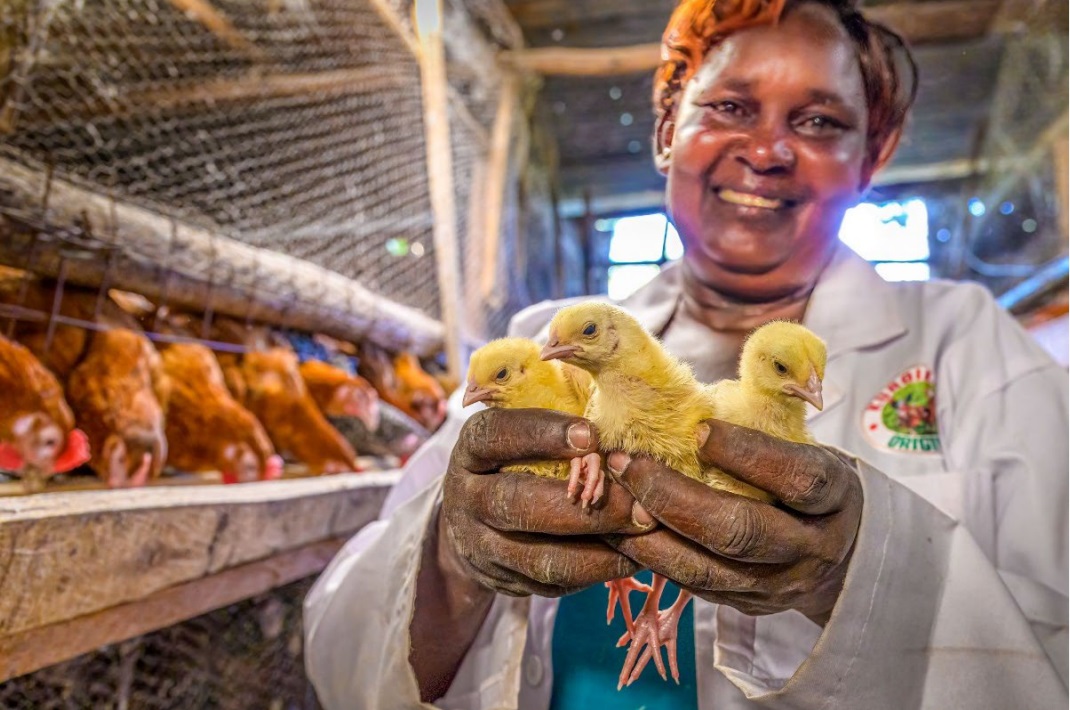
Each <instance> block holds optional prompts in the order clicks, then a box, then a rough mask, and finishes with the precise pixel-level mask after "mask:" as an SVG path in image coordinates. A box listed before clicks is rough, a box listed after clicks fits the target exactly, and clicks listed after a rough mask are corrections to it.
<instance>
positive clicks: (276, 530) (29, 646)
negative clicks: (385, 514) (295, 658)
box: [0, 471, 401, 681]
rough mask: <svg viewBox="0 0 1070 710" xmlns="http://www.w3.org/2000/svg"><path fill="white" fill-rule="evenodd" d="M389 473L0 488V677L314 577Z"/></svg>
mask: <svg viewBox="0 0 1070 710" xmlns="http://www.w3.org/2000/svg"><path fill="white" fill-rule="evenodd" d="M400 475H401V473H400V471H388V472H378V473H354V474H339V475H334V476H324V477H316V478H299V479H293V480H282V481H271V482H260V483H255V484H245V485H232V486H221V485H183V486H154V487H147V488H138V489H126V490H114V491H92V490H90V491H84V490H83V491H75V492H66V491H64V492H56V493H41V494H38V495H32V496H16V497H9V498H0V681H2V680H5V679H7V678H11V677H14V676H16V675H21V674H23V673H28V672H30V671H33V670H36V669H38V668H41V667H44V666H47V665H50V664H52V663H56V662H59V661H62V660H65V659H67V658H71V657H73V656H75V655H78V654H80V653H84V652H85V651H87V650H91V649H92V648H96V647H98V646H100V645H103V644H106V643H113V642H117V641H121V640H124V639H126V638H130V637H133V636H136V635H140V634H143V633H147V632H149V631H152V630H155V629H159V628H163V627H166V626H169V625H171V624H174V623H176V622H178V621H181V620H183V619H188V618H192V617H194V616H199V615H200V614H203V613H206V612H208V611H211V610H213V609H216V608H219V607H220V606H225V605H226V604H230V603H233V602H236V601H239V600H240V599H244V598H247V597H249V596H252V595H255V594H258V593H261V592H264V591H267V590H268V589H271V588H273V587H275V586H279V585H281V584H286V583H288V582H291V581H294V580H296V579H300V578H301V577H305V576H308V575H310V574H315V573H316V572H318V571H320V570H321V569H322V568H323V567H324V566H326V564H327V562H328V561H329V560H330V557H331V555H332V554H333V553H334V551H336V550H337V549H338V547H340V545H341V544H342V543H343V542H344V540H345V539H346V538H348V537H349V536H350V535H352V534H353V533H354V532H356V531H357V530H358V529H360V528H361V527H363V526H364V525H366V524H367V523H368V522H370V521H372V520H374V519H375V518H376V516H377V515H378V512H379V509H380V508H381V507H382V503H383V501H384V500H385V498H386V495H387V492H388V491H389V490H390V487H391V486H392V485H393V484H394V483H395V482H396V481H397V479H398V477H399V476H400Z"/></svg>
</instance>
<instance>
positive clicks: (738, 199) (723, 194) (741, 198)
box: [717, 187, 789, 210]
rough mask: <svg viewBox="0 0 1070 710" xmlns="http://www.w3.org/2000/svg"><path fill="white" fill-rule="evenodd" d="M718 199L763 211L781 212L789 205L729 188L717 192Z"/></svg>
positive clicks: (774, 199) (784, 201) (776, 199)
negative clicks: (780, 210)
mask: <svg viewBox="0 0 1070 710" xmlns="http://www.w3.org/2000/svg"><path fill="white" fill-rule="evenodd" d="M717 197H719V198H721V200H723V201H725V202H727V203H729V204H732V205H739V206H741V207H757V208H759V209H763V210H779V209H781V208H783V207H786V206H788V204H789V203H788V201H787V200H781V199H778V198H775V197H762V196H761V195H754V194H751V193H749V192H736V191H735V190H730V189H729V188H727V187H722V188H721V189H719V190H717Z"/></svg>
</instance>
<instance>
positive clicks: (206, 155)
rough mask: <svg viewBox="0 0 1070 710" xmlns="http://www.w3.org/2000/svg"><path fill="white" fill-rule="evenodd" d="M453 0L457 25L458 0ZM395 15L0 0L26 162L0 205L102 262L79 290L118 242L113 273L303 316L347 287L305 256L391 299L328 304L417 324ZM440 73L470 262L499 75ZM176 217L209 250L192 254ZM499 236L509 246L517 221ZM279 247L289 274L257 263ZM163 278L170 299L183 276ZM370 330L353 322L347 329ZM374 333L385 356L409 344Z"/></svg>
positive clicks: (228, 2)
mask: <svg viewBox="0 0 1070 710" xmlns="http://www.w3.org/2000/svg"><path fill="white" fill-rule="evenodd" d="M451 7H452V9H453V16H454V17H461V18H464V17H465V14H464V5H463V4H457V5H456V6H451ZM410 13H411V3H409V2H406V1H405V0H391V1H390V2H387V1H386V0H266V1H265V2H263V3H247V2H240V1H237V0H224V1H220V2H211V3H210V2H206V1H205V0H121V1H118V2H111V1H107V2H106V1H104V0H89V1H88V2H87V1H85V0H59V1H57V2H36V1H35V0H26V1H25V2H13V3H11V2H9V3H4V4H3V5H2V6H0V160H3V161H4V162H5V165H4V167H6V168H11V167H21V168H24V169H26V171H28V172H26V176H27V177H26V179H25V180H23V184H21V186H20V188H15V187H13V186H12V185H11V184H10V183H8V184H5V185H3V186H0V215H3V216H5V217H6V218H7V219H8V220H9V221H10V222H12V223H14V224H16V225H23V226H27V227H28V228H29V230H30V231H32V232H36V234H35V235H34V236H35V238H36V239H41V238H42V235H48V238H50V239H57V238H58V239H59V240H60V241H61V242H62V243H63V244H64V245H68V244H73V246H74V247H75V248H76V249H77V250H79V253H80V254H82V255H83V256H84V255H85V252H86V251H87V250H88V251H89V256H88V258H89V259H90V260H91V261H95V262H97V263H98V267H97V268H95V269H88V268H85V267H84V268H82V269H81V271H77V270H75V271H72V274H71V275H73V276H74V277H75V278H77V279H78V280H80V281H81V282H83V283H84V284H85V285H94V286H95V285H98V284H99V282H101V281H103V280H104V277H103V269H102V268H101V267H99V263H103V262H105V261H107V259H108V258H110V256H109V255H110V251H109V248H112V249H115V248H117V249H118V251H119V252H120V256H119V257H117V258H116V259H115V261H116V262H117V263H118V265H117V266H115V267H113V271H119V272H122V273H124V274H125V273H126V272H127V271H128V270H129V269H130V268H133V267H136V266H137V265H141V266H144V265H145V264H151V265H152V267H153V269H154V271H153V273H152V274H151V275H150V276H149V277H148V278H143V279H141V280H140V281H141V282H147V283H146V284H145V286H146V287H147V289H148V290H153V287H154V286H156V287H158V286H159V284H160V283H161V281H162V280H163V279H162V278H161V274H165V273H167V272H169V271H170V272H179V273H181V274H182V275H184V276H187V277H192V279H193V281H196V282H208V283H211V284H221V283H229V284H231V286H232V287H235V288H237V287H236V286H235V284H236V283H238V284H240V286H241V288H240V289H239V290H241V291H242V292H243V293H244V296H245V297H244V301H245V302H249V301H250V300H251V301H259V300H271V301H273V306H272V309H269V310H274V311H276V312H277V311H280V310H282V311H285V310H287V309H290V310H294V311H299V310H300V308H299V307H298V305H297V304H302V303H304V304H307V303H309V302H313V301H317V300H319V301H323V300H326V299H328V297H331V296H332V295H334V294H335V293H336V292H337V291H338V288H337V286H338V284H340V283H343V282H342V281H337V280H336V281H334V282H332V283H321V284H317V283H316V281H317V279H316V277H315V274H318V273H322V272H318V271H312V272H308V270H307V269H304V274H303V277H299V276H301V274H300V273H297V272H302V269H303V267H304V266H305V265H306V264H311V265H314V266H316V267H320V268H321V269H323V270H326V271H328V272H331V273H332V274H334V275H337V276H339V277H342V278H343V279H344V280H348V282H349V283H356V284H359V286H360V287H361V291H360V293H361V294H362V293H363V292H364V290H366V291H368V292H371V293H372V294H375V295H377V296H381V297H384V298H385V301H382V302H378V301H376V302H373V303H372V304H371V305H369V304H368V303H367V302H365V301H367V299H361V298H355V299H354V298H349V299H348V300H346V299H341V300H340V301H339V299H338V297H337V296H335V300H336V301H338V303H339V306H340V308H341V309H342V310H345V309H348V310H350V311H354V312H358V313H361V314H362V315H364V316H365V318H364V320H365V321H368V322H369V323H371V322H373V321H376V320H382V319H386V318H385V316H387V315H388V314H385V313H384V312H383V311H384V310H386V309H389V308H391V307H392V306H393V304H401V305H402V306H406V307H410V308H412V309H414V310H415V311H417V312H418V314H421V315H423V316H426V317H427V318H428V319H430V322H431V323H432V324H433V321H435V320H438V319H440V318H441V316H442V304H441V297H440V294H439V292H438V281H437V280H436V279H435V278H433V277H432V278H429V276H430V275H431V274H433V273H434V264H435V259H436V248H435V240H434V236H433V231H434V215H433V212H432V208H431V201H430V196H429V187H428V166H427V159H426V143H425V136H424V130H425V126H424V118H423V105H422V96H421V83H420V82H421V76H420V66H419V63H418V60H417V54H416V53H417V50H416V44H415V40H414V39H413V36H412V32H413V29H412V23H411V21H410ZM457 65H458V66H460V65H461V63H459V62H458V63H457ZM449 74H450V77H449V79H450V86H451V90H450V107H451V110H450V121H451V128H452V130H451V143H452V148H453V161H454V163H455V180H454V189H455V191H456V195H455V203H456V204H457V205H458V210H457V212H458V214H459V215H460V218H459V220H460V222H461V223H460V224H459V225H457V227H458V229H457V233H458V235H459V237H460V239H461V240H462V245H461V249H460V253H461V254H462V260H463V267H462V268H468V267H470V266H471V267H473V268H478V262H476V261H474V260H476V259H478V258H479V257H480V255H481V254H482V252H483V249H482V247H480V246H479V245H475V244H474V243H473V244H471V245H469V244H465V243H463V242H465V241H469V242H472V241H473V240H474V239H477V238H478V239H482V238H483V236H482V234H479V235H476V236H473V235H472V234H470V232H471V230H469V229H468V228H467V225H466V223H465V221H466V220H467V215H466V210H465V207H466V206H467V205H468V204H469V202H470V200H469V194H470V190H471V188H472V187H473V186H478V183H477V182H476V181H478V180H479V178H480V176H481V174H482V172H481V170H479V169H478V168H479V167H480V166H481V164H482V163H483V162H484V161H485V160H486V157H487V155H486V154H487V149H488V145H487V132H488V131H489V130H490V128H491V124H492V123H493V119H494V115H495V110H496V106H497V103H498V95H497V92H496V87H497V83H498V78H497V76H496V74H495V73H494V72H486V73H485V74H482V75H481V74H479V73H474V74H473V72H471V71H463V70H457V69H455V68H454V64H450V72H449ZM0 172H5V171H3V170H0ZM7 172H11V171H7ZM42 176H46V177H44V178H42ZM52 180H57V181H62V182H63V184H64V185H67V184H71V185H74V186H77V187H78V188H82V189H84V190H85V191H87V193H88V194H90V195H92V196H95V197H98V198H104V201H106V202H110V204H109V206H108V207H107V208H101V209H99V210H98V211H97V213H95V214H94V213H92V211H88V212H87V214H86V217H85V219H81V220H80V219H79V218H78V217H77V215H74V216H72V215H71V214H67V215H66V216H65V218H63V219H58V218H57V216H56V215H55V214H54V213H55V211H56V207H57V205H59V204H63V205H67V204H69V203H70V202H71V199H70V195H66V196H64V198H63V199H61V200H58V201H57V195H56V194H55V192H54V191H53V190H52V189H51V182H52ZM477 189H478V188H477ZM79 196H80V199H83V200H88V199H89V198H88V197H86V196H85V195H82V194H81V193H79ZM50 198H51V201H50ZM99 201H100V200H98V202H99ZM514 202H515V201H514ZM115 203H117V204H119V205H120V209H116V208H115V207H114V204H115ZM514 206H515V205H514ZM129 207H136V208H141V209H142V210H144V212H143V213H140V214H141V216H142V217H143V219H142V220H141V221H142V222H146V221H147V222H151V226H150V227H146V228H144V229H142V230H141V235H140V238H137V239H133V238H131V237H130V236H129V235H128V234H125V232H129V231H130V226H129V224H130V222H131V219H132V218H131V217H130V214H129V209H128V208H129ZM76 211H77V210H76ZM83 211H85V210H83ZM146 215H147V216H146ZM153 217H155V218H159V219H157V220H153V219H151V218H153ZM135 221H136V220H135ZM506 221H508V220H506ZM512 222H513V223H515V222H516V220H515V219H513V220H512ZM175 224H178V225H180V226H179V227H175V226H174V225H175ZM140 226H142V227H145V225H144V224H141V225H140ZM187 228H188V229H192V230H197V234H199V235H200V236H201V237H203V239H201V241H206V242H207V245H206V246H202V247H201V248H200V250H199V251H196V253H195V254H190V253H189V252H191V251H193V250H191V249H190V248H189V245H188V244H187V242H188V241H190V239H189V238H187V239H184V238H183V233H182V230H184V229H187ZM134 231H137V230H134ZM504 231H505V232H506V233H505V234H504V235H503V236H502V238H504V239H514V240H515V239H516V237H517V233H516V231H517V230H516V229H515V228H514V229H511V230H509V229H506V230H504ZM176 234H177V235H178V236H177V237H176V236H175V235H176ZM34 244H35V243H34V242H32V241H31V240H25V241H24V242H23V243H22V246H21V254H20V256H21V257H22V258H21V259H19V263H18V264H17V265H18V266H20V267H23V268H29V269H31V270H37V271H44V272H51V273H49V275H51V276H55V275H56V273H55V272H56V271H57V270H58V266H56V264H55V261H56V260H55V259H54V258H52V259H51V260H49V256H48V255H49V253H50V250H49V249H48V248H45V249H40V250H37V249H36V248H35V246H34ZM233 246H237V247H239V249H238V250H237V251H235V250H234V249H233V248H232V247H233ZM240 247H252V248H253V249H241V248H240ZM504 251H506V250H503V253H504ZM10 253H11V249H9V250H8V255H10ZM280 254H281V255H285V256H286V257H288V258H290V259H292V260H299V261H290V262H289V263H290V266H291V268H289V269H287V267H286V265H285V264H283V265H280V263H279V262H278V261H277V260H274V259H272V258H271V257H272V256H274V255H280ZM0 261H5V259H0ZM6 261H8V262H10V261H12V260H11V259H10V258H9V259H6ZM321 280H322V279H321ZM501 282H502V283H505V280H504V279H503V280H501ZM169 285H171V286H172V289H171V291H172V292H171V293H170V294H168V295H170V296H171V297H175V294H176V293H177V292H181V291H183V289H186V290H188V289H189V288H190V287H189V285H188V284H186V285H183V284H181V283H179V285H175V284H174V283H171V284H169ZM132 290H138V289H132ZM140 290H142V291H145V290H146V288H142V289H140ZM219 290H220V289H218V288H217V289H216V290H215V291H212V290H211V289H209V290H207V291H206V290H204V289H202V290H201V291H199V292H197V295H196V296H194V297H193V298H192V300H195V301H206V300H208V297H209V296H212V297H214V298H215V300H216V301H218V303H217V304H216V306H217V307H218V308H219V309H220V310H221V311H223V312H230V313H231V315H235V316H238V317H241V316H242V315H243V314H242V313H235V312H234V311H235V310H240V309H239V308H238V307H237V305H236V304H237V303H238V302H241V301H243V298H242V296H241V295H238V296H236V297H234V298H232V299H229V300H228V298H226V297H225V295H222V294H220V293H219ZM158 291H159V289H158V288H156V293H154V294H152V295H156V296H158V295H159V293H158ZM250 292H253V293H252V294H250ZM188 300H191V299H187V301H188ZM499 300H502V299H499ZM504 300H505V301H508V300H509V299H504ZM384 303H385V304H386V306H385V307H384V305H383V304H384ZM202 305H208V304H202ZM519 305H525V304H523V303H520V304H519ZM519 305H518V304H516V303H514V304H513V309H512V310H515V309H516V307H519ZM481 308H482V306H480V305H479V304H476V303H470V304H467V306H466V309H462V310H466V311H467V312H471V313H472V314H475V315H473V316H472V320H473V322H472V323H469V324H468V330H470V331H473V332H474V333H475V337H476V338H477V339H483V338H485V337H486V330H485V329H486V323H485V322H479V321H482V317H481V314H480V309H481ZM497 308H501V304H500V303H499V304H498V305H497ZM245 315H247V316H248V315H249V313H246V314H245ZM256 315H257V316H261V317H263V316H270V315H271V313H270V312H268V313H265V312H264V311H257V313H256ZM477 316H478V317H477ZM410 320H411V319H410ZM417 320H418V319H417ZM418 322H419V323H420V326H421V327H422V328H424V329H425V330H426V329H429V328H430V329H432V330H433V327H432V326H429V325H428V322H427V321H418ZM291 325H292V323H291ZM499 325H500V324H499ZM370 328H371V326H370V325H365V326H361V325H359V324H358V325H357V327H356V329H355V330H356V331H357V332H356V334H357V335H360V334H362V333H360V331H361V330H369V329H370ZM339 335H342V333H339ZM350 335H353V333H350ZM371 335H372V337H373V339H374V338H376V336H379V338H378V339H379V340H380V342H381V343H382V344H384V345H387V346H388V347H389V346H393V347H401V346H402V345H405V344H406V343H405V339H404V338H403V337H402V338H394V339H393V341H391V339H390V338H389V337H382V336H381V334H378V333H374V332H372V333H371ZM434 339H435V338H432V340H434ZM423 349H425V350H426V347H425V348H423Z"/></svg>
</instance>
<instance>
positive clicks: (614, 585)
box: [606, 577, 654, 634]
mask: <svg viewBox="0 0 1070 710" xmlns="http://www.w3.org/2000/svg"><path fill="white" fill-rule="evenodd" d="M606 587H607V588H608V589H609V606H608V607H607V608H606V623H607V624H609V623H611V622H612V621H613V617H614V616H616V613H617V602H620V610H621V613H623V614H624V625H625V627H627V629H628V634H631V633H632V632H633V631H635V621H634V620H633V619H632V605H631V602H629V601H628V593H629V592H646V593H647V594H649V593H650V592H652V591H654V588H653V587H651V586H650V585H649V584H643V583H642V582H640V581H639V580H638V579H636V578H635V577H621V578H620V579H614V580H612V581H610V582H606Z"/></svg>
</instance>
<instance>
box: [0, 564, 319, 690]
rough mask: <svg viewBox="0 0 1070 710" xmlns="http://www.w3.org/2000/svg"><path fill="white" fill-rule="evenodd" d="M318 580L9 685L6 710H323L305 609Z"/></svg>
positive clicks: (107, 648)
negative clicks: (309, 664)
mask: <svg viewBox="0 0 1070 710" xmlns="http://www.w3.org/2000/svg"><path fill="white" fill-rule="evenodd" d="M312 583H313V578H311V577H310V578H308V579H304V580H300V581H297V582H294V583H292V584H288V585H285V586H282V587H278V588H276V589H273V590H272V591H270V592H267V593H265V594H262V595H259V596H256V597H253V598H251V599H247V600H245V601H242V602H239V603H237V604H233V605H231V606H227V607H224V608H222V609H217V610H215V611H212V612H210V613H207V614H204V615H202V616H198V617H196V618H193V619H190V620H188V621H184V622H182V623H180V624H176V625H174V626H170V627H168V628H165V629H161V630H160V631H155V632H152V633H149V634H145V635H144V636H139V637H136V638H134V639H131V640H128V641H124V642H121V643H117V644H113V645H109V646H105V647H102V648H100V649H97V650H96V651H93V652H91V653H87V654H84V655H82V656H79V657H78V658H75V659H73V660H70V661H67V662H64V663H60V664H57V665H55V666H51V667H49V668H45V669H42V670H40V671H37V672H36V673H32V674H30V675H26V676H22V677H21V678H15V679H12V680H9V681H7V682H4V683H0V707H2V708H5V710H60V709H61V708H62V709H63V710H70V709H72V708H78V709H81V708H92V709H93V710H107V709H113V710H140V709H145V710H148V709H154V708H183V709H186V708H189V709H193V708H196V710H202V709H213V710H245V709H247V708H256V709H257V710H318V708H319V707H320V706H319V704H318V702H317V701H316V696H315V691H314V690H313V689H312V686H311V685H310V684H309V682H308V681H307V679H306V677H305V673H304V665H303V664H304V660H303V655H302V626H301V604H302V600H303V599H304V597H305V595H306V594H307V593H308V590H309V589H310V588H311V586H312Z"/></svg>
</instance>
